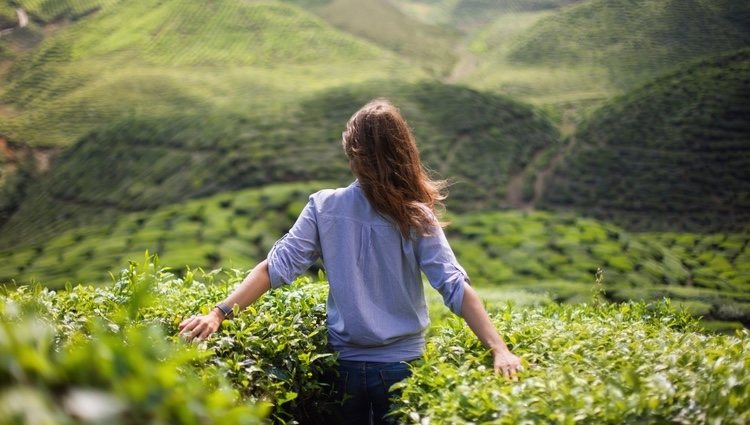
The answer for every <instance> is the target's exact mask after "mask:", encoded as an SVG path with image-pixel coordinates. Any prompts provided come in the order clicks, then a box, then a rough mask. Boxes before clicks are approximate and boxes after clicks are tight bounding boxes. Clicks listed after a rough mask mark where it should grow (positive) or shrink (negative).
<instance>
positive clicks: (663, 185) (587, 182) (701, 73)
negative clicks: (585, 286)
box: [542, 49, 750, 231]
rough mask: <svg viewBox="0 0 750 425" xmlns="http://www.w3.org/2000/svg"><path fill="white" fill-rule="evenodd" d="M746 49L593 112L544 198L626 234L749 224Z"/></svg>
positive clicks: (749, 71)
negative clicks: (624, 228) (616, 225)
mask: <svg viewBox="0 0 750 425" xmlns="http://www.w3.org/2000/svg"><path fill="white" fill-rule="evenodd" d="M748 116H750V51H749V50H747V49H745V50H741V51H739V52H736V53H732V54H727V55H722V56H720V57H718V58H714V59H711V60H706V61H700V62H698V63H695V64H693V65H692V66H690V67H687V68H685V69H683V70H681V71H678V72H675V73H672V74H668V75H665V76H663V77H661V78H660V79H657V80H655V81H653V82H652V83H650V84H647V85H645V86H643V87H641V88H640V89H638V90H635V91H633V92H631V93H628V94H627V95H625V96H623V97H621V98H618V99H617V100H616V101H614V102H612V103H611V104H609V105H607V106H606V107H603V108H602V109H600V110H599V111H597V112H596V113H595V114H594V115H593V116H592V117H591V118H590V119H589V120H588V121H587V122H586V123H585V124H584V125H582V126H581V127H582V128H581V129H580V130H579V131H578V134H577V135H576V136H575V140H574V141H573V142H571V143H572V147H571V149H570V153H569V154H568V155H567V156H566V157H565V158H564V159H563V160H562V161H561V164H560V165H559V166H558V167H556V169H555V171H554V172H553V173H552V175H551V176H550V178H549V179H548V180H547V181H548V182H549V184H548V185H547V187H546V188H545V191H544V193H543V199H542V204H543V205H545V206H552V205H556V206H563V207H570V208H573V209H575V210H577V211H581V212H584V213H585V214H587V215H591V216H594V217H598V218H603V219H607V220H611V221H614V222H618V223H620V224H621V225H625V226H627V227H629V228H632V229H640V230H649V229H672V230H675V231H680V230H687V229H694V230H703V231H711V230H716V229H725V230H740V231H741V230H746V229H748V226H749V225H750V216H749V215H748V213H749V212H750V184H749V182H750V174H749V173H750V124H749V123H750V122H749V121H748V120H747V117H748Z"/></svg>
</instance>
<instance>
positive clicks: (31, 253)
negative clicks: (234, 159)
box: [0, 182, 750, 325]
mask: <svg viewBox="0 0 750 425" xmlns="http://www.w3.org/2000/svg"><path fill="white" fill-rule="evenodd" d="M331 186H332V184H331V183H322V182H317V183H309V184H286V185H269V186H265V187H263V188H261V189H250V190H244V191H240V192H226V193H222V194H219V195H215V196H212V197H210V198H206V199H196V200H192V201H187V202H184V203H178V204H174V205H170V206H166V207H162V208H159V209H157V210H153V211H145V212H135V213H130V214H127V215H124V216H121V217H120V218H118V219H116V220H113V221H112V222H111V223H109V224H107V225H99V226H86V227H80V228H77V229H74V230H70V231H67V232H65V233H63V234H62V235H60V236H57V237H55V238H53V239H51V240H49V241H47V242H46V243H43V244H37V245H35V246H29V247H27V248H24V249H13V250H6V251H0V260H2V261H1V262H0V263H1V264H2V265H1V266H0V281H2V282H9V281H10V280H11V279H18V281H19V283H22V282H27V281H29V280H30V279H35V280H38V281H44V282H45V284H46V285H50V286H53V287H58V286H62V285H64V284H65V283H66V282H73V283H78V282H87V283H95V282H106V281H108V280H109V277H108V276H109V272H116V271H117V270H118V269H119V268H120V267H123V266H125V265H126V264H127V262H128V261H129V260H133V259H137V258H140V257H141V256H142V254H143V252H144V251H146V250H148V251H149V252H150V253H153V254H157V255H159V257H160V260H161V262H162V264H164V265H166V266H170V267H173V268H174V269H175V270H178V271H179V270H181V271H182V272H184V271H185V270H186V268H188V267H193V268H195V267H203V268H206V269H211V268H215V267H219V266H225V267H236V268H240V269H244V268H247V267H250V266H252V265H253V264H255V263H256V262H257V261H259V260H260V259H262V258H265V255H266V253H267V252H268V250H269V249H270V248H271V246H272V244H273V242H274V241H275V240H276V239H278V238H279V237H281V235H283V234H284V233H285V232H286V230H287V229H289V228H290V227H291V225H292V223H293V222H294V220H295V218H296V216H297V214H298V213H299V211H301V209H302V207H303V206H304V204H305V202H306V201H307V196H308V195H309V194H310V193H312V192H314V191H316V190H318V189H320V188H323V187H331ZM451 221H452V223H453V224H452V225H451V226H450V227H449V228H448V231H447V233H448V236H449V239H450V241H451V244H452V246H453V248H454V250H455V252H456V254H457V256H458V258H459V261H461V263H462V264H463V265H464V266H465V268H466V269H467V271H468V272H469V274H470V276H471V279H472V282H474V283H475V284H476V285H478V286H480V287H498V288H504V289H506V290H511V291H519V290H520V291H521V292H531V293H535V294H547V295H548V296H549V297H550V298H551V299H553V300H556V301H561V302H582V301H585V300H588V299H590V297H591V294H592V291H593V287H594V285H593V282H594V280H595V274H596V272H597V269H599V268H601V269H603V270H604V273H605V276H604V289H605V291H606V294H607V296H608V297H609V298H610V299H612V300H617V301H624V300H629V299H636V300H641V299H645V300H652V299H660V298H662V297H665V296H668V297H670V298H673V299H675V300H676V301H677V302H678V303H680V304H682V305H684V306H686V307H687V308H688V309H689V310H690V311H691V312H693V313H694V314H696V315H700V316H705V317H706V318H707V319H713V320H721V321H724V322H731V323H745V324H747V323H750V296H749V295H747V294H748V289H750V287H749V286H748V285H749V283H750V234H747V233H744V234H715V235H697V234H686V233H677V234H674V233H659V234H648V235H640V234H633V233H629V232H627V231H625V230H623V229H621V228H619V227H617V226H614V225H611V224H606V223H602V222H598V221H596V220H593V219H584V218H580V217H575V216H572V215H560V214H549V213H542V212H537V213H520V212H511V211H509V212H495V213H470V214H465V215H459V216H455V217H451ZM317 267H318V266H316V267H315V268H314V269H313V271H314V270H315V269H317ZM724 325H728V324H726V323H725V324H724Z"/></svg>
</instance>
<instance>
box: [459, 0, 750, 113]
mask: <svg viewBox="0 0 750 425" xmlns="http://www.w3.org/2000/svg"><path fill="white" fill-rule="evenodd" d="M519 25H522V27H521V28H519V30H518V31H513V32H509V31H508V28H509V27H510V28H515V27H518V26H519ZM471 43H472V44H471V47H472V52H473V53H474V55H476V61H477V64H476V68H475V69H474V71H473V72H470V73H467V75H465V76H464V77H463V78H462V79H461V80H460V81H463V82H465V83H466V84H469V85H471V86H472V87H475V88H478V89H482V90H491V91H494V92H498V93H504V94H508V95H512V96H516V97H518V98H520V99H523V100H526V101H529V102H532V103H534V104H537V105H544V106H547V107H551V108H552V109H554V110H558V111H559V110H573V111H575V112H576V115H577V116H578V117H581V116H585V115H586V114H587V113H588V112H590V111H591V110H592V109H593V108H596V107H598V106H600V105H602V104H603V102H604V101H606V100H607V99H609V98H611V97H613V96H615V95H618V94H621V93H623V92H624V91H626V90H630V89H633V88H635V87H638V86H640V85H642V84H643V83H645V82H646V81H648V80H651V79H653V78H655V77H657V76H659V75H660V74H662V73H664V72H669V71H673V70H674V69H676V68H679V67H681V66H683V65H685V64H688V63H690V62H692V61H694V60H696V59H699V58H703V57H706V56H711V55H715V54H718V53H721V52H730V51H732V50H736V49H739V48H743V47H745V46H747V45H749V44H750V3H748V2H736V1H733V0H719V1H713V0H687V1H683V0H669V1H655V0H634V1H621V0H617V1H613V0H591V1H586V2H581V3H576V4H573V5H570V6H568V7H564V8H562V9H560V10H559V11H557V12H556V13H549V12H543V11H542V12H540V11H533V12H529V11H526V12H522V13H521V12H519V13H516V14H515V18H513V19H508V17H507V16H503V15H501V16H498V17H496V18H495V21H494V22H491V23H490V24H488V25H487V26H485V27H484V28H483V29H482V31H479V32H477V34H476V36H475V37H474V40H473V41H472V42H471Z"/></svg>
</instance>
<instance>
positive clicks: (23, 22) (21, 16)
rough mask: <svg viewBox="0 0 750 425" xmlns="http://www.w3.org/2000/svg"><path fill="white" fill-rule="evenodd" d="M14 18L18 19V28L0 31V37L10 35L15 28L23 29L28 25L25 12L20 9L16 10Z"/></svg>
mask: <svg viewBox="0 0 750 425" xmlns="http://www.w3.org/2000/svg"><path fill="white" fill-rule="evenodd" d="M16 16H17V17H18V26H17V27H13V28H7V29H4V30H2V31H0V36H3V35H7V34H10V33H12V32H13V31H14V30H16V29H17V28H24V27H25V26H27V25H29V15H27V14H26V11H25V10H23V9H21V8H20V7H19V8H17V9H16Z"/></svg>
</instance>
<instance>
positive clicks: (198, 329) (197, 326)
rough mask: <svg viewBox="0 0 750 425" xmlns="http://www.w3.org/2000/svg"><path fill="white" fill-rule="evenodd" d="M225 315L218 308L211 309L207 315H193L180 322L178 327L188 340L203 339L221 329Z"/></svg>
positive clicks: (181, 334)
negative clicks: (221, 314)
mask: <svg viewBox="0 0 750 425" xmlns="http://www.w3.org/2000/svg"><path fill="white" fill-rule="evenodd" d="M222 320H223V317H220V313H218V312H217V311H216V309H214V310H211V312H210V313H208V314H206V315H205V316H191V317H188V318H187V319H185V320H183V321H182V322H180V324H179V326H178V328H179V330H180V336H182V337H183V338H185V339H186V340H188V341H192V340H193V339H197V340H198V341H203V340H204V339H206V338H208V337H209V336H211V335H212V334H213V333H214V332H216V331H217V330H218V329H219V326H221V322H222Z"/></svg>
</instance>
